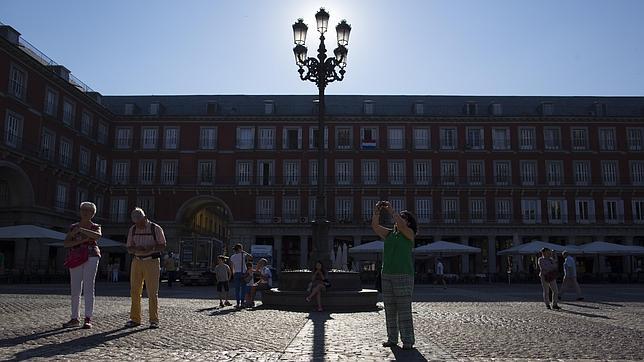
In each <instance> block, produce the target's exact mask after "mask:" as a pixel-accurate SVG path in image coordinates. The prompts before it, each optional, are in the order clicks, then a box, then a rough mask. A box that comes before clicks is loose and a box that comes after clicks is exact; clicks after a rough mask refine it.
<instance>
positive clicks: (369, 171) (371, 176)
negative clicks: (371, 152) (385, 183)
mask: <svg viewBox="0 0 644 362" xmlns="http://www.w3.org/2000/svg"><path fill="white" fill-rule="evenodd" d="M362 183H363V184H365V185H377V184H378V160H362Z"/></svg>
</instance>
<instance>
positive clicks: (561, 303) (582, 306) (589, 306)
mask: <svg viewBox="0 0 644 362" xmlns="http://www.w3.org/2000/svg"><path fill="white" fill-rule="evenodd" d="M559 304H560V305H571V306H574V307H579V308H587V309H600V308H599V307H594V306H592V305H584V304H578V303H570V302H559Z"/></svg>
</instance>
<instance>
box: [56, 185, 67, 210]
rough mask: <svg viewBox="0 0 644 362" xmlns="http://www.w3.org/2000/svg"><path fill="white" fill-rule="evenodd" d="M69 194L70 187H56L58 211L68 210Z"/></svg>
mask: <svg viewBox="0 0 644 362" xmlns="http://www.w3.org/2000/svg"><path fill="white" fill-rule="evenodd" d="M67 194H68V187H67V185H64V184H58V185H56V205H55V206H56V208H57V209H62V210H64V209H67V207H68V205H67Z"/></svg>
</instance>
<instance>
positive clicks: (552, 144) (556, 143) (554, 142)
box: [543, 127, 561, 150]
mask: <svg viewBox="0 0 644 362" xmlns="http://www.w3.org/2000/svg"><path fill="white" fill-rule="evenodd" d="M543 141H544V144H545V148H546V150H560V149H561V129H560V128H559V127H546V128H544V129H543Z"/></svg>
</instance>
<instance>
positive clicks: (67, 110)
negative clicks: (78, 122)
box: [63, 99, 76, 127]
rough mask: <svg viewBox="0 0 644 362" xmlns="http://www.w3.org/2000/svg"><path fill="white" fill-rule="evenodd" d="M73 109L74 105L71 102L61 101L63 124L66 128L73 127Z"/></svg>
mask: <svg viewBox="0 0 644 362" xmlns="http://www.w3.org/2000/svg"><path fill="white" fill-rule="evenodd" d="M75 109H76V105H75V104H74V103H73V102H72V101H70V100H68V99H65V100H64V101H63V123H64V124H65V125H66V126H69V127H74V113H75Z"/></svg>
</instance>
